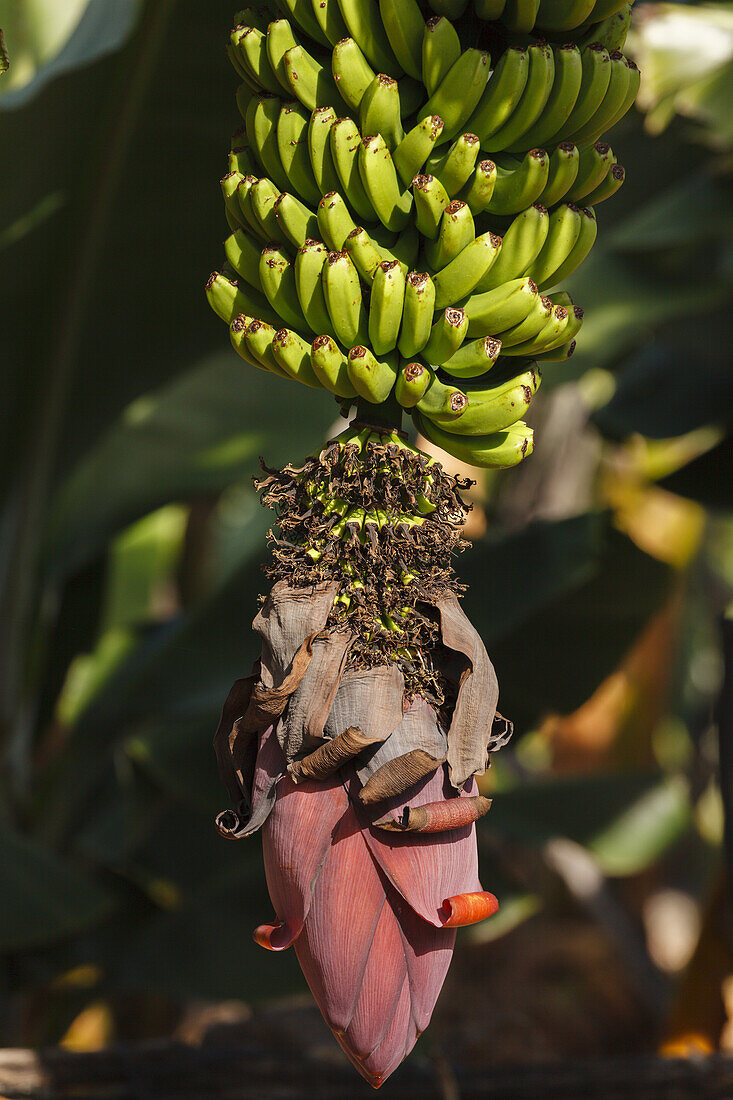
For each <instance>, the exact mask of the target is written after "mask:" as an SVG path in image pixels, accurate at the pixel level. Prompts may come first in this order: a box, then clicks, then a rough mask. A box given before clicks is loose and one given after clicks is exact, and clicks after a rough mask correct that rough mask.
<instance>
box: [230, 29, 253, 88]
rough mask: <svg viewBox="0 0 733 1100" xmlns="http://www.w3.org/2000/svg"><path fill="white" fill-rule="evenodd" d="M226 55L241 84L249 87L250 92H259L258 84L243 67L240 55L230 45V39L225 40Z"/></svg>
mask: <svg viewBox="0 0 733 1100" xmlns="http://www.w3.org/2000/svg"><path fill="white" fill-rule="evenodd" d="M226 50H227V57H228V58H229V60H230V61H231V63H232V65H233V67H234V71H235V72H236V74H237V76H238V77H239V79H240V80H241V81H242V84H243V85H245V87H247V88H249V89H250V91H252V92H259V90H260V88H259V85H258V84H257V83H256V82H255V81H254V80H253V79H252V77H251V76H250V74H249V71H248V70H247V69H246V68H245V66H244V64H243V62H242V59H241V57H240V56H239V54H238V53H237V50H236V48H235V47H234V46H233V45H232V43H231V41H229V42H227V46H226Z"/></svg>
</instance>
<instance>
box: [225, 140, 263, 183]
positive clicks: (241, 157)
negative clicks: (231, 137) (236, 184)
mask: <svg viewBox="0 0 733 1100" xmlns="http://www.w3.org/2000/svg"><path fill="white" fill-rule="evenodd" d="M228 168H229V171H230V172H238V173H239V174H240V176H251V175H252V173H253V172H256V171H257V163H256V161H255V158H254V156H253V154H252V150H251V149H250V147H249V145H237V146H235V145H232V148H231V149H230V150H229V158H228Z"/></svg>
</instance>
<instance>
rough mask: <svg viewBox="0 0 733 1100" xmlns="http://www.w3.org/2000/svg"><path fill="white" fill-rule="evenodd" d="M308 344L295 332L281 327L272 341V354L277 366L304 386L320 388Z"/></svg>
mask: <svg viewBox="0 0 733 1100" xmlns="http://www.w3.org/2000/svg"><path fill="white" fill-rule="evenodd" d="M310 352H311V349H310V344H308V343H306V341H305V340H304V339H303V337H302V336H299V335H298V333H297V332H291V330H290V329H288V328H281V329H278V331H277V332H276V333H275V337H274V339H273V341H272V354H273V357H274V359H275V362H276V363H277V364H278V366H279V367H282V369H283V370H284V371H287V373H288V374H289V375H290V377H291V378H294V379H295V381H296V382H302V383H303V385H305V386H310V387H311V388H312V389H315V390H320V389H322V388H323V387H322V386H321V383H320V381H319V379H318V376H317V375H316V373H315V371H314V370H313V367H312V366H311V354H310Z"/></svg>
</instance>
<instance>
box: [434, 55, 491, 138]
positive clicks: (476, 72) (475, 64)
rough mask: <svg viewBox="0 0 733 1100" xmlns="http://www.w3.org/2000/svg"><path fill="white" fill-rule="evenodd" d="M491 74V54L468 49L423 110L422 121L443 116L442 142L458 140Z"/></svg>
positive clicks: (452, 67)
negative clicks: (452, 139) (430, 117)
mask: <svg viewBox="0 0 733 1100" xmlns="http://www.w3.org/2000/svg"><path fill="white" fill-rule="evenodd" d="M490 71H491V70H490V58H489V55H488V53H485V52H484V51H483V50H475V49H468V50H464V51H463V53H462V54H461V56H460V57H459V58H458V60H457V61H455V62H454V64H453V65H451V67H450V69H449V70H448V72H447V73H446V75H445V77H444V78H443V80H442V81H441V83H440V85H439V86H438V87H437V88H436V89H435V91H434V92H433V94H432V95H431V96H430V98H429V99H428V101H427V103H426V104H425V105H424V106H423V107H421V108H420V110H419V112H418V116H417V117H418V121H420V119H423V118H426V117H427V116H428V115H440V117H441V118H442V119H443V132H442V134H441V136H440V141H441V142H444V141H448V140H449V139H450V138H453V137H455V136H456V134H458V133H460V131H461V129H462V128H463V124H464V123H465V122H466V121H467V120H468V119H469V118H470V117H471V115H472V114H473V112H474V111H475V109H476V107H477V106H478V104H479V101H480V99H481V96H482V95H483V92H484V88H485V87H486V83H487V81H488V79H489V74H490Z"/></svg>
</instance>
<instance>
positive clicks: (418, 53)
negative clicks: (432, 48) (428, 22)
mask: <svg viewBox="0 0 733 1100" xmlns="http://www.w3.org/2000/svg"><path fill="white" fill-rule="evenodd" d="M379 14H380V16H381V18H382V25H383V27H384V29H385V31H386V32H387V39H388V41H389V44H390V46H391V48H392V50H393V52H394V54H395V57H396V58H397V60H398V61H399V63H400V65H401V66H402V68H403V69H404V70H405V72H406V73H407V75H408V76H411V77H412V78H413V79H414V80H420V79H421V76H422V42H423V30H424V27H425V22H424V20H423V17H422V14H421V12H420V8H419V6H418V4H417V0H379ZM375 18H376V17H375Z"/></svg>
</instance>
